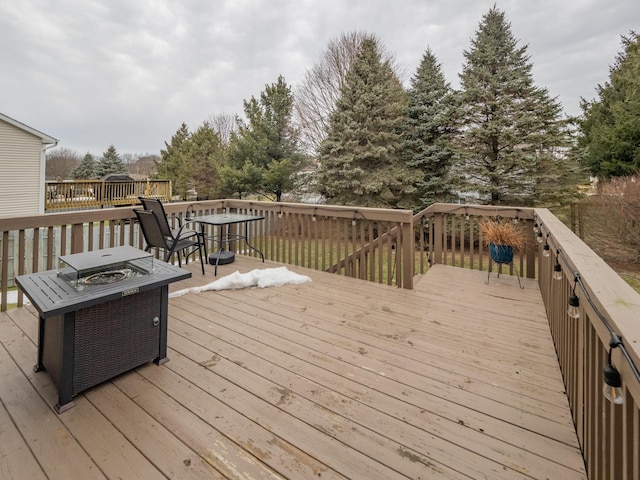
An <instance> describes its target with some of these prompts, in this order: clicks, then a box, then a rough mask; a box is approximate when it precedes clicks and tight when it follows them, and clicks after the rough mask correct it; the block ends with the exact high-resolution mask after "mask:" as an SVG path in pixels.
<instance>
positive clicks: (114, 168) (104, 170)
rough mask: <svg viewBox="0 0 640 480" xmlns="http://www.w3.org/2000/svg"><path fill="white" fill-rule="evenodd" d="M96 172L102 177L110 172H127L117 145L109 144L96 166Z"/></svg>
mask: <svg viewBox="0 0 640 480" xmlns="http://www.w3.org/2000/svg"><path fill="white" fill-rule="evenodd" d="M96 173H97V175H98V177H100V178H101V177H104V176H105V175H109V174H110V173H127V167H126V166H125V164H124V162H123V161H122V159H121V158H120V155H119V154H118V152H117V150H116V147H114V146H113V145H109V148H108V149H107V151H106V152H104V153H103V154H102V158H101V159H100V161H99V162H98V165H97V167H96Z"/></svg>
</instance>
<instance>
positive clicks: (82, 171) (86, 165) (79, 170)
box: [71, 152, 98, 180]
mask: <svg viewBox="0 0 640 480" xmlns="http://www.w3.org/2000/svg"><path fill="white" fill-rule="evenodd" d="M97 168H98V164H97V163H96V160H95V159H94V158H93V155H91V154H90V153H89V152H87V153H86V154H85V156H84V158H83V159H82V161H81V162H80V164H79V165H78V166H77V167H76V168H74V169H73V171H72V172H71V178H73V179H74V180H95V179H97V178H98V173H97Z"/></svg>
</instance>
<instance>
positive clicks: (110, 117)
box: [0, 0, 640, 155]
mask: <svg viewBox="0 0 640 480" xmlns="http://www.w3.org/2000/svg"><path fill="white" fill-rule="evenodd" d="M494 4H495V5H496V6H497V7H498V8H499V9H500V10H502V11H504V12H505V13H506V17H507V19H508V20H509V22H510V23H511V28H512V32H513V34H514V36H515V37H516V38H517V39H518V40H519V41H520V43H521V44H524V45H528V53H529V55H530V57H531V62H532V63H533V77H534V81H535V83H536V84H537V85H538V86H541V87H545V88H547V89H548V90H549V92H550V94H551V95H552V96H557V97H558V98H559V100H560V101H561V103H562V105H563V106H564V109H565V111H566V113H567V114H570V115H577V114H579V113H580V108H579V101H580V97H585V98H587V99H589V100H590V99H593V98H595V97H596V90H595V88H596V86H597V84H598V83H603V82H605V81H606V80H607V79H608V78H609V67H610V66H611V65H612V64H613V63H614V60H615V56H616V54H617V53H618V52H620V51H621V49H622V45H621V42H620V36H621V35H628V33H629V32H630V30H635V31H640V1H639V0H486V1H485V0H394V1H389V0H386V1H382V0H352V1H348V0H321V1H311V0H269V1H258V0H148V1H142V0H0V45H2V47H1V48H0V71H1V73H0V113H3V114H5V115H8V116H9V117H12V118H14V119H15V120H18V121H20V122H22V123H24V124H26V125H28V126H30V127H32V128H35V129H37V130H40V131H41V132H44V133H46V134H47V135H50V136H52V137H55V138H57V139H58V140H59V146H60V147H65V148H69V149H72V150H76V151H78V153H79V154H81V155H83V154H84V153H86V152H87V151H89V152H91V153H93V154H96V155H101V154H102V153H103V152H104V151H105V150H106V149H107V148H108V146H109V145H114V146H115V147H116V149H117V150H118V152H120V153H132V154H145V153H151V154H159V152H160V149H162V148H164V142H165V141H167V142H168V141H170V139H171V136H172V135H173V134H174V133H175V132H176V130H177V129H178V128H179V127H180V125H181V123H182V122H185V123H186V124H187V125H188V126H189V129H190V130H195V129H196V128H197V127H198V125H200V124H201V123H202V122H203V121H205V120H207V119H208V118H211V117H213V116H215V115H218V114H221V113H227V114H242V113H243V110H242V107H243V103H242V102H243V100H245V99H249V98H251V96H252V95H253V96H258V95H259V94H260V92H261V91H262V90H263V89H264V87H265V85H266V84H271V83H273V82H275V81H276V80H277V78H278V75H283V76H284V78H285V80H286V81H287V83H288V84H289V85H290V86H291V87H292V88H294V89H295V87H296V85H297V84H298V83H299V82H300V80H301V79H302V76H303V74H304V72H305V71H306V70H308V69H310V68H311V67H312V66H313V65H314V64H315V63H316V62H317V61H318V60H319V57H320V54H321V52H322V51H324V50H325V49H326V47H327V45H328V43H329V41H330V40H331V39H335V38H337V37H338V36H339V35H340V34H341V33H343V32H344V33H347V32H354V31H360V32H366V33H370V34H375V35H376V36H377V37H378V38H379V39H380V40H382V42H383V43H384V45H385V46H386V48H387V50H388V51H390V52H391V53H393V54H395V56H396V59H397V62H398V64H399V65H400V66H401V67H402V68H403V69H404V71H405V77H404V78H403V80H404V82H405V85H408V82H409V79H410V77H411V76H412V75H413V73H414V72H415V70H416V68H417V66H418V64H419V62H420V59H421V57H422V54H423V53H424V51H425V50H426V49H427V48H431V50H432V51H433V53H434V54H435V55H436V56H437V58H438V60H439V61H440V63H441V65H442V69H443V72H444V74H445V76H446V78H447V81H449V82H450V83H451V84H452V86H453V87H458V86H459V82H458V74H459V73H460V71H461V67H462V64H463V51H465V50H469V48H470V40H471V39H472V38H473V37H474V36H475V32H476V31H477V28H478V25H479V23H480V21H481V19H482V16H483V15H484V14H486V13H487V12H488V10H489V9H490V8H491V7H492V6H493V5H494Z"/></svg>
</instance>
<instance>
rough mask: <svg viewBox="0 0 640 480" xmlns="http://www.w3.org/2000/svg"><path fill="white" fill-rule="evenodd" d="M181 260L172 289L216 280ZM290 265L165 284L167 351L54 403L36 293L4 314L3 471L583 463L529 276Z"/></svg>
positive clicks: (290, 474) (364, 471)
mask: <svg viewBox="0 0 640 480" xmlns="http://www.w3.org/2000/svg"><path fill="white" fill-rule="evenodd" d="M269 266H276V265H275V264H269V263H267V264H264V265H263V264H262V263H259V262H256V261H255V260H254V259H251V258H247V257H242V256H238V257H237V260H236V262H235V263H234V264H231V265H225V266H221V267H220V269H219V275H218V277H220V276H222V275H225V274H227V273H231V272H233V271H235V270H240V271H248V270H251V269H253V268H265V267H269ZM188 268H190V269H192V271H193V272H194V275H193V277H192V278H191V279H189V280H186V281H184V282H181V283H180V284H174V285H172V286H171V290H177V289H181V288H185V287H188V286H201V285H203V284H205V283H208V282H210V281H212V280H214V279H215V278H214V277H213V274H212V271H211V270H212V269H208V270H207V276H206V277H205V278H203V277H202V275H201V274H200V273H199V270H198V269H199V265H198V264H190V265H189V267H188ZM289 268H290V269H291V270H295V271H298V272H299V273H303V274H306V275H309V276H310V277H311V278H312V279H313V281H312V282H310V283H303V284H300V285H287V286H283V287H274V288H265V289H258V288H251V289H244V290H234V291H232V290H225V291H219V292H203V293H200V294H187V295H185V296H182V297H177V298H173V299H171V300H170V307H169V316H170V319H169V337H168V345H169V351H168V356H169V358H170V361H169V362H168V363H166V364H164V365H162V366H161V367H158V366H157V365H155V364H148V365H144V366H142V367H139V368H138V369H136V370H134V371H132V372H129V373H126V374H124V375H121V376H119V377H117V378H115V379H113V380H112V381H109V382H105V383H104V384H102V385H99V386H97V387H94V388H92V389H90V390H88V391H87V392H84V393H83V394H80V395H78V396H77V397H76V398H75V401H76V407H75V408H72V409H70V410H68V411H67V412H64V413H63V414H61V415H56V414H55V413H54V411H53V409H52V405H53V404H54V403H55V400H56V391H55V388H54V387H53V386H52V385H51V382H50V380H49V378H48V376H47V375H46V374H44V373H38V374H34V373H33V372H32V371H31V366H32V365H33V363H34V362H35V357H36V345H35V339H36V336H37V335H36V332H37V318H36V317H35V315H34V311H33V308H32V307H30V306H27V307H24V308H20V309H13V310H9V311H8V312H4V313H2V314H0V347H1V348H0V402H1V403H0V421H1V422H2V426H1V427H0V445H1V446H0V454H1V456H0V477H1V478H16V479H18V478H26V477H25V475H27V476H28V478H50V479H56V478H114V479H115V478H145V479H146V478H290V479H302V478H323V479H327V478H341V479H402V478H411V479H432V478H437V479H440V478H442V479H469V478H473V479H476V478H477V479H481V478H490V479H519V478H523V479H524V478H535V479H553V478H562V479H569V480H570V479H584V478H586V475H585V472H584V466H583V460H582V457H581V456H580V451H579V448H578V445H577V440H576V435H575V431H574V429H573V425H572V423H571V416H570V412H569V408H568V405H567V400H566V397H565V396H564V387H563V384H562V380H561V377H560V373H559V368H558V365H557V360H556V358H555V351H554V347H553V343H552V341H551V337H550V333H549V328H548V325H547V321H546V318H545V313H544V307H543V306H542V303H541V299H540V293H539V291H538V287H537V284H536V283H535V282H534V281H531V280H528V279H523V280H525V281H524V284H525V288H524V289H520V288H518V286H517V281H516V279H515V278H514V277H509V276H504V275H501V276H500V278H497V277H496V275H495V274H493V275H492V276H491V279H490V283H489V284H486V283H485V280H486V273H482V272H476V271H470V270H463V269H458V268H454V267H446V266H435V267H434V268H432V269H431V270H430V271H429V272H428V273H427V274H426V275H425V276H424V277H423V278H421V279H420V280H419V281H418V282H417V284H416V287H415V289H414V290H412V291H407V290H403V289H396V288H393V287H389V286H386V285H378V284H371V283H367V282H364V281H359V280H354V279H351V278H347V277H341V276H336V275H332V274H327V273H322V272H316V271H310V270H306V269H302V268H297V267H289ZM63 458H64V460H62V459H63Z"/></svg>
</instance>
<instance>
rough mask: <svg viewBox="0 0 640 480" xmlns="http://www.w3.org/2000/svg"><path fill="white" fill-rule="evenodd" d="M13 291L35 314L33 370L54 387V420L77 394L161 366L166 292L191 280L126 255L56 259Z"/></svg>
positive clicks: (127, 250)
mask: <svg viewBox="0 0 640 480" xmlns="http://www.w3.org/2000/svg"><path fill="white" fill-rule="evenodd" d="M59 260H60V267H59V268H58V269H57V270H48V271H46V272H39V273H32V274H28V275H20V276H18V277H16V283H17V284H18V286H19V287H20V289H21V290H22V291H23V292H24V293H25V295H26V296H27V297H28V298H29V300H31V302H32V303H33V305H34V306H35V308H36V309H37V310H38V312H39V321H38V325H39V329H38V330H39V331H38V363H37V364H36V365H35V367H34V370H35V371H36V372H38V371H41V370H46V371H47V372H48V373H49V375H50V377H51V378H52V380H53V381H54V383H55V384H56V386H57V387H58V403H57V404H56V405H55V409H56V411H57V412H58V413H62V412H63V411H65V410H67V409H69V408H71V407H73V406H74V405H75V404H74V402H73V400H72V399H73V397H74V396H75V395H77V394H78V393H79V392H82V391H83V390H86V389H88V388H90V387H93V386H95V385H97V384H99V383H102V382H104V381H106V380H109V379H111V378H113V377H115V376H117V375H119V374H121V373H124V372H126V371H128V370H131V369H132V368H135V367H138V366H140V365H142V364H144V363H147V362H149V361H152V360H153V361H154V362H155V363H156V364H158V365H160V364H162V363H164V362H166V361H167V360H168V359H167V309H168V299H169V284H170V283H172V282H176V281H179V280H184V279H186V278H190V277H191V272H189V271H187V270H183V269H182V268H178V267H175V266H173V265H171V264H168V263H165V262H161V261H159V260H157V259H155V258H154V257H153V255H151V254H150V253H148V252H144V251H142V250H138V249H137V248H133V247H127V246H124V247H116V248H108V249H104V250H96V251H93V252H86V253H79V254H74V255H65V256H62V257H60V258H59Z"/></svg>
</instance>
